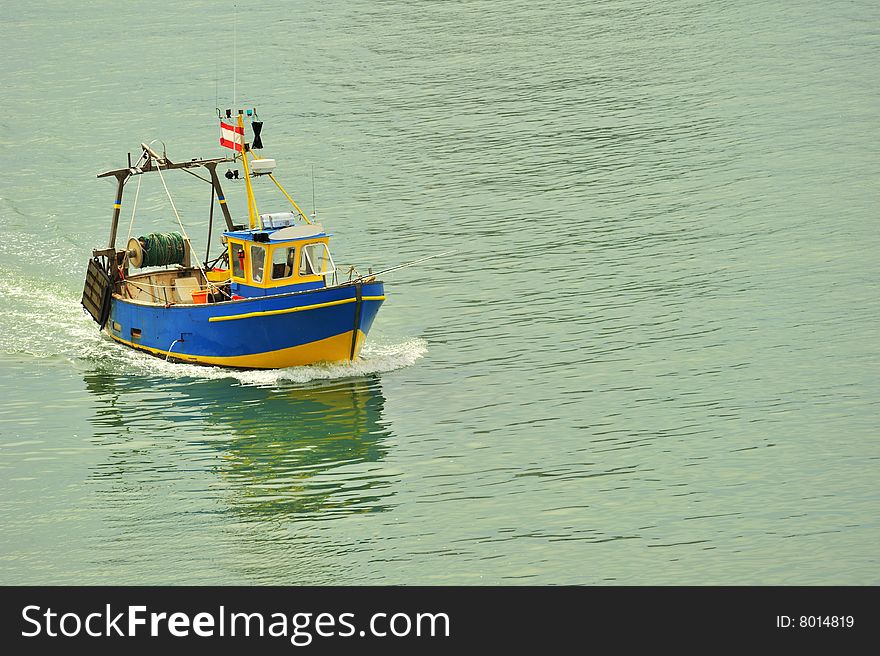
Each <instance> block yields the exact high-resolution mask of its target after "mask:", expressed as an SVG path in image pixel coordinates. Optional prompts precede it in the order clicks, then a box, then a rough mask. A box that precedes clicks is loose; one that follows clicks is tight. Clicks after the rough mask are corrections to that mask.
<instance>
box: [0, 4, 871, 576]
mask: <svg viewBox="0 0 880 656" xmlns="http://www.w3.org/2000/svg"><path fill="white" fill-rule="evenodd" d="M232 22H233V21H232V14H231V12H230V11H221V9H220V6H219V5H218V4H217V3H214V2H207V1H194V2H167V1H165V0H160V1H155V2H149V3H147V2H130V3H117V2H109V1H101V2H94V3H73V2H59V1H58V0H49V1H47V2H42V3H36V4H33V3H31V4H29V3H25V4H24V5H16V6H15V7H13V6H12V5H11V4H9V3H6V4H4V6H3V9H2V14H0V41H2V43H3V44H4V46H3V66H2V67H0V89H2V92H0V93H2V96H0V97H2V100H3V103H2V104H3V110H4V117H3V120H2V133H0V271H2V274H3V284H2V285H0V398H2V404H0V470H2V471H0V529H2V532H0V583H6V584H10V583H87V584H94V583H120V584H135V583H142V584H160V583H172V584H177V583H219V584H226V583H229V584H232V583H260V584H264V583H279V584H297V583H314V584H372V583H411V584H417V583H420V584H497V583H500V584H518V583H532V584H565V583H577V584H877V583H880V567H878V550H877V544H878V542H880V526H878V514H880V513H878V511H880V491H878V486H877V480H878V473H880V472H878V470H880V467H878V457H880V443H878V439H877V438H878V418H880V412H878V398H880V385H878V364H880V352H878V350H880V341H878V338H880V330H878V325H880V296H878V280H880V266H878V262H880V258H878V249H880V230H878V219H877V207H880V184H878V183H880V159H878V152H880V149H878V146H880V138H878V129H880V91H878V89H880V87H878V85H877V71H878V70H880V69H878V65H880V6H878V5H877V4H876V3H872V2H867V1H859V2H829V3H817V2H805V1H804V2H790V3H769V2H740V3H717V2H706V1H701V0H691V1H673V2H664V3H655V2H647V1H645V2H636V1H626V0H621V1H615V2H612V1H606V2H574V1H568V2H562V1H556V2H546V3H534V2H522V1H519V0H510V1H502V0H495V1H489V0H471V1H461V2H458V1H451V0H450V1H446V2H440V1H430V2H429V1H424V0H421V1H416V0H407V1H403V0H398V1H391V0H389V1H385V2H375V1H371V2H366V1H363V0H355V1H354V2H347V3H326V2H314V1H312V0H304V1H303V2H298V3H290V2H280V1H278V2H271V1H269V2H261V3H253V5H247V8H246V9H239V14H238V20H237V32H238V39H237V48H236V49H237V57H236V60H237V63H236V65H235V68H237V72H238V75H237V84H236V85H235V93H236V95H237V99H238V104H239V105H256V106H257V107H258V109H259V110H260V114H261V117H262V119H263V120H264V121H265V127H264V130H263V139H264V142H265V143H266V146H267V151H266V152H267V154H268V155H269V156H273V157H276V158H277V159H278V160H279V165H278V168H277V169H276V172H277V173H278V175H279V177H280V178H281V179H282V180H284V181H285V182H286V183H287V184H288V186H289V188H290V190H291V191H292V192H293V193H294V194H295V195H296V196H297V197H298V198H299V199H300V200H301V201H302V202H303V204H304V205H306V207H308V208H309V209H311V207H312V205H313V201H312V193H311V187H312V183H311V180H312V176H311V171H312V168H313V167H314V177H315V191H316V193H315V196H316V198H315V203H314V204H316V205H317V208H318V215H319V217H320V220H321V221H322V223H324V225H325V226H327V227H328V228H329V229H330V230H331V231H332V232H334V233H335V235H336V237H335V240H334V244H335V249H334V256H335V258H336V260H337V263H340V264H355V265H356V266H358V268H359V269H362V270H363V269H366V268H367V267H373V268H374V269H379V268H383V267H387V266H392V265H395V264H398V263H400V262H404V261H407V260H411V259H415V258H417V257H422V256H424V255H428V254H432V253H437V252H439V251H444V250H449V249H455V250H456V251H457V253H456V254H455V255H454V256H453V257H446V258H443V259H441V260H439V261H436V262H428V263H425V264H424V265H423V266H418V267H413V268H409V269H403V270H400V271H398V272H395V273H394V274H390V275H389V276H388V277H387V279H386V289H387V293H388V300H387V302H386V304H385V306H384V307H383V308H382V310H381V312H380V313H379V316H378V318H377V320H376V323H375V324H374V328H373V331H372V332H371V334H370V338H369V341H368V343H367V346H366V347H365V351H364V356H363V360H362V361H361V362H359V363H357V364H355V365H351V366H347V365H335V366H319V367H309V368H303V369H292V370H285V371H280V372H240V373H230V372H227V371H223V370H218V369H211V368H197V367H191V366H185V365H176V364H169V363H165V362H163V361H161V360H158V359H155V358H151V357H147V356H142V355H139V354H136V353H134V352H131V351H129V350H126V349H124V348H123V347H120V346H117V345H115V344H112V343H109V342H107V341H105V340H104V339H102V338H101V337H99V335H98V334H97V330H96V327H95V325H94V324H93V323H92V322H91V321H90V319H89V318H88V317H86V316H84V315H83V313H82V311H81V309H80V307H79V297H80V294H81V290H82V278H83V275H84V271H85V264H86V261H87V259H88V256H89V254H90V252H91V249H92V248H93V247H100V246H103V245H104V244H105V241H106V238H107V231H108V225H109V216H110V211H111V208H112V202H113V185H112V184H111V183H108V182H106V181H100V180H96V179H95V177H94V176H95V174H96V173H98V172H100V171H103V170H107V169H111V168H116V167H119V166H122V165H124V163H125V155H126V153H127V152H128V151H134V152H136V151H137V149H138V144H139V143H140V142H141V141H150V140H153V139H159V140H161V141H162V142H164V143H165V145H166V146H167V149H168V155H169V157H171V158H172V159H175V158H180V159H183V158H186V157H195V156H203V157H207V156H217V155H219V154H221V153H220V152H219V147H218V146H217V145H216V142H217V137H218V131H217V125H216V115H215V113H214V108H215V106H218V105H219V106H220V107H224V108H225V107H229V106H232V95H233V84H232V79H233V75H232V71H233V47H232V46H233V43H232V32H233V29H232ZM158 143H159V142H157V144H158ZM157 147H159V146H158V145H157ZM147 177H149V176H143V178H147ZM181 177H182V178H186V179H183V180H181V179H180V178H181ZM167 181H168V183H169V186H170V187H171V189H172V193H173V194H174V196H175V200H176V202H177V204H178V209H179V210H180V212H181V217H182V219H183V220H184V223H185V225H186V226H187V229H188V231H189V232H190V233H191V234H192V235H193V239H194V241H195V243H196V246H197V250H198V251H200V252H201V251H202V250H203V249H204V248H205V228H206V225H207V217H206V216H205V213H204V208H205V206H206V203H207V200H208V194H209V192H208V191H207V188H206V186H205V185H203V184H202V183H200V182H198V181H195V180H192V179H189V177H188V176H183V175H178V176H168V178H167ZM227 186H229V185H227ZM126 194H127V195H126V198H125V200H124V203H123V210H122V221H121V226H120V234H121V236H122V235H127V233H128V222H129V220H130V218H131V208H132V201H133V195H134V189H133V188H132V187H129V189H128V191H127V192H126ZM230 196H231V200H230V203H231V204H232V205H233V211H234V212H235V213H236V215H237V216H244V214H245V212H246V209H245V207H244V205H243V204H242V203H241V202H240V199H241V196H240V189H238V188H235V187H234V186H232V187H231V188H230ZM267 202H268V201H267ZM260 209H261V211H270V210H272V209H277V210H283V209H284V205H283V199H279V204H278V205H277V206H276V207H268V206H267V205H266V204H261V207H260ZM175 226H176V222H175V220H174V218H173V214H172V212H171V210H170V207H169V205H168V202H167V200H166V198H165V195H164V191H163V190H162V188H161V185H160V183H159V182H158V180H157V179H155V178H151V179H149V180H144V181H143V187H142V189H141V191H140V195H139V201H138V211H137V215H136V219H135V226H134V232H135V233H136V234H142V233H144V232H146V231H152V230H154V229H160V230H170V229H174V227H175Z"/></svg>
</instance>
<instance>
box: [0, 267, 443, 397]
mask: <svg viewBox="0 0 880 656" xmlns="http://www.w3.org/2000/svg"><path fill="white" fill-rule="evenodd" d="M10 282H11V281H10ZM0 300H6V301H10V302H9V303H3V305H6V306H8V307H6V308H5V311H4V313H3V314H4V317H3V324H4V326H3V330H2V331H0V350H2V351H3V352H6V353H25V354H28V355H31V356H34V357H37V358H51V357H66V358H68V359H70V360H81V359H87V360H100V361H102V362H103V363H107V364H113V365H116V366H118V367H119V368H120V369H121V370H122V371H123V372H126V373H133V374H140V375H152V376H166V377H169V378H196V379H203V380H217V379H223V378H231V379H234V380H237V381H239V382H240V383H242V384H244V385H258V386H271V385H276V384H279V383H285V382H293V383H307V382H309V381H312V380H333V379H340V378H353V377H358V376H367V375H370V374H376V373H382V372H386V371H394V370H395V369H401V368H403V367H408V366H410V365H411V364H413V363H414V362H415V361H416V360H418V359H419V358H420V357H422V356H423V355H424V354H425V352H426V351H427V350H428V346H427V342H426V341H425V340H423V339H419V338H413V339H408V340H405V341H403V342H384V341H382V340H376V339H373V338H370V339H368V341H367V343H366V344H364V347H363V349H362V351H361V355H360V357H359V358H358V360H357V361H355V362H340V363H332V364H331V363H328V364H321V365H310V366H302V367H290V368H288V369H248V370H238V369H226V368H223V367H206V366H201V365H192V364H183V363H176V362H167V361H165V360H162V359H161V358H157V357H154V356H151V355H147V354H145V353H140V352H138V351H135V350H133V349H130V348H128V347H126V346H122V345H120V344H116V343H114V342H112V341H110V340H109V339H107V338H105V337H102V336H101V334H100V332H99V331H98V329H97V326H96V325H95V323H94V322H93V321H92V319H91V317H89V316H87V315H86V314H85V312H84V311H83V309H82V307H81V306H80V305H79V304H78V303H75V302H74V301H72V300H71V299H70V297H68V296H65V295H63V294H61V293H57V292H56V291H55V290H47V289H42V290H33V289H28V288H27V286H22V285H20V284H18V285H16V284H10V285H9V286H7V287H6V288H5V289H3V290H2V292H0Z"/></svg>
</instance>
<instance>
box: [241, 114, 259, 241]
mask: <svg viewBox="0 0 880 656" xmlns="http://www.w3.org/2000/svg"><path fill="white" fill-rule="evenodd" d="M243 114H244V112H243V111H242V110H240V109H239V110H238V127H239V128H241V136H242V139H241V141H242V144H241V163H242V166H243V167H244V184H245V188H246V189H247V201H248V220H249V222H250V226H251V230H253V229H254V228H256V227H258V226H257V224H258V223H259V228H260V229H261V230H262V229H263V222H262V221H260V220H259V215H258V214H257V201H256V199H255V198H254V188H253V186H252V185H251V173H250V169H249V168H248V161H247V153H248V146H247V143H245V141H244V119H243Z"/></svg>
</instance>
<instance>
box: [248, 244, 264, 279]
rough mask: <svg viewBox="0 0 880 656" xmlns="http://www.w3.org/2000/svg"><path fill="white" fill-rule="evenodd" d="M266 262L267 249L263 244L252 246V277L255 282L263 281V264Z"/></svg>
mask: <svg viewBox="0 0 880 656" xmlns="http://www.w3.org/2000/svg"><path fill="white" fill-rule="evenodd" d="M265 262H266V249H265V248H264V247H263V246H251V278H253V281H254V282H263V265H264V264H265Z"/></svg>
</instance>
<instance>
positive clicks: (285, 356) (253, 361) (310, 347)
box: [105, 330, 367, 369]
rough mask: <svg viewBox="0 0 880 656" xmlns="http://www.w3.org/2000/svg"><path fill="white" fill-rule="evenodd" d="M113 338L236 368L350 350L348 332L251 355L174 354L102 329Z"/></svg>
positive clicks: (303, 361)
mask: <svg viewBox="0 0 880 656" xmlns="http://www.w3.org/2000/svg"><path fill="white" fill-rule="evenodd" d="M105 332H107V334H108V335H109V336H110V337H111V338H112V339H113V340H114V341H117V342H119V343H121V344H125V345H126V346H130V347H131V348H133V349H136V350H138V351H146V352H147V353H150V354H151V355H156V356H160V357H165V356H168V357H170V358H171V359H172V360H178V361H183V362H191V363H193V364H205V365H215V366H221V367H238V368H241V369H283V368H285V367H295V366H300V365H308V364H315V363H318V362H340V361H347V360H348V356H349V353H350V351H351V331H350V330H349V331H347V332H344V333H342V334H341V335H334V336H333V337H327V338H326V339H319V340H318V341H316V342H309V343H308V344H301V345H300V346H291V347H290V348H284V349H278V350H276V351H266V352H264V353H252V354H250V355H230V356H208V355H189V354H187V353H175V352H174V351H163V350H161V349H155V348H152V347H149V346H142V345H141V344H135V343H134V342H129V341H128V340H125V339H122V338H121V337H117V336H116V335H114V334H113V333H111V332H110V331H105ZM366 337H367V336H366V335H365V334H364V332H363V331H361V330H358V335H357V343H356V345H355V357H357V355H358V353H360V350H361V347H362V346H363V343H364V340H365V339H366Z"/></svg>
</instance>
